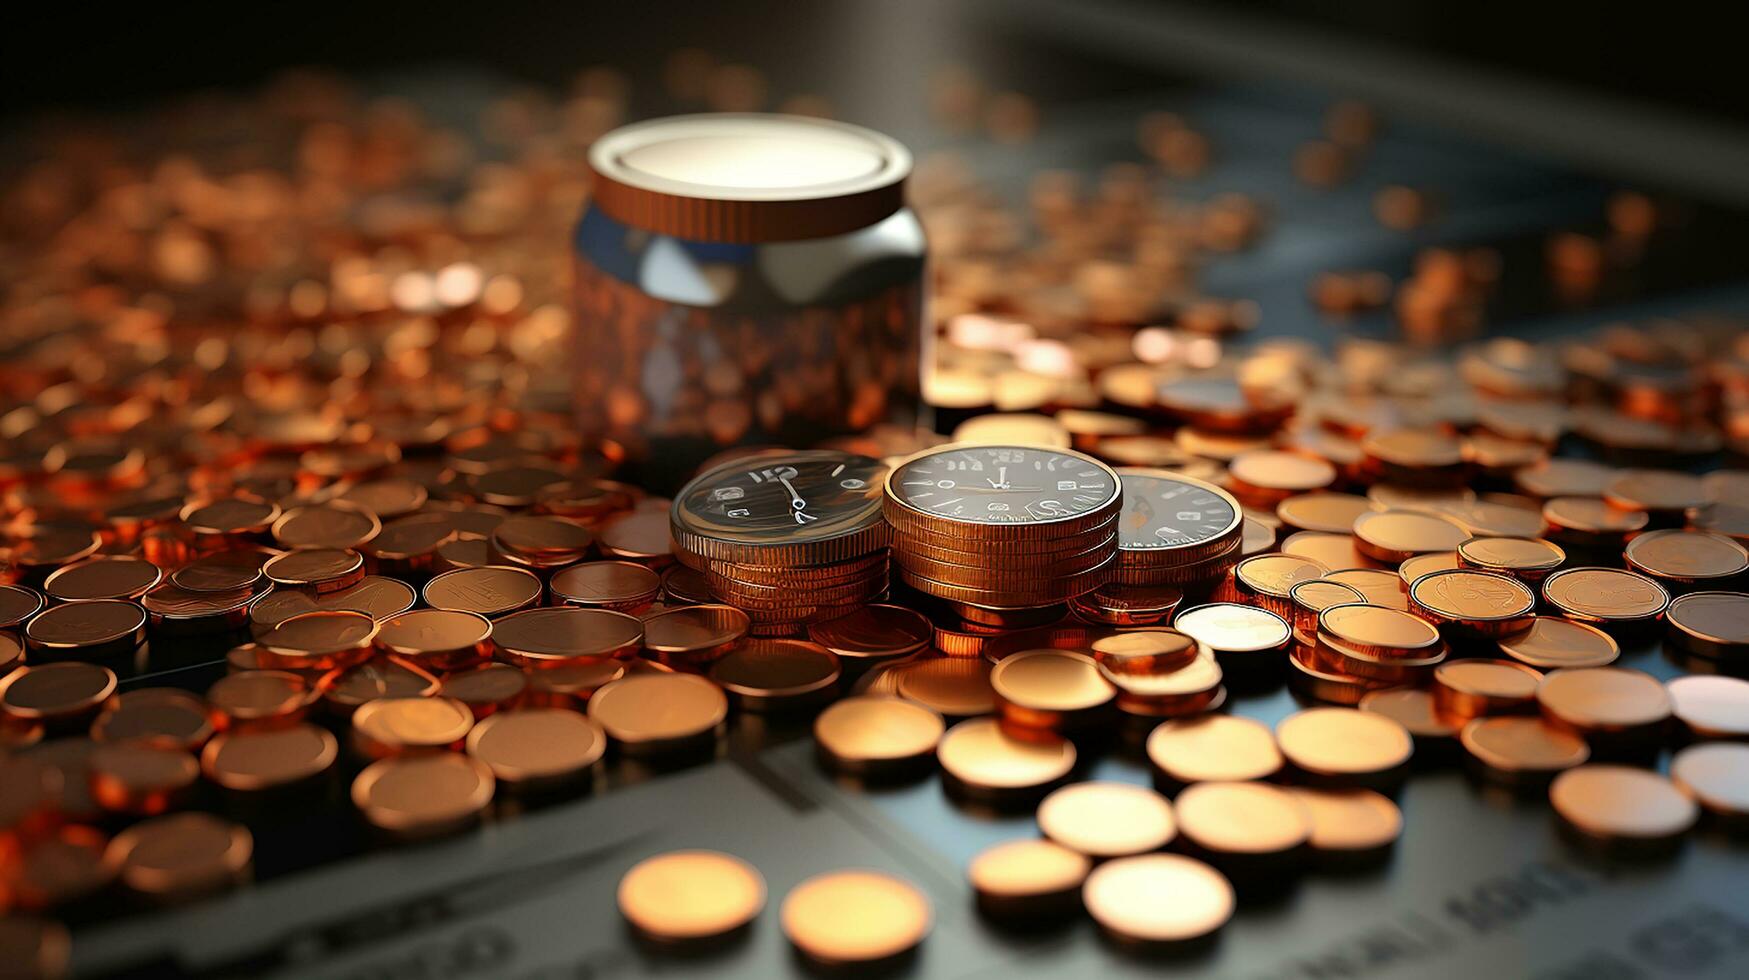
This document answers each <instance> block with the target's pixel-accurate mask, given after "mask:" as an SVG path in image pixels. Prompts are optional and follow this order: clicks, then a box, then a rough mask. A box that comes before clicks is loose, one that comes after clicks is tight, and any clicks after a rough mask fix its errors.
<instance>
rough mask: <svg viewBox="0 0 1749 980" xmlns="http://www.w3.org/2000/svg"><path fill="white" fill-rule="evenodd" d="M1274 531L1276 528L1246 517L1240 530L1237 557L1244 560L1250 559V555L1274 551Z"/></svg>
mask: <svg viewBox="0 0 1749 980" xmlns="http://www.w3.org/2000/svg"><path fill="white" fill-rule="evenodd" d="M1276 530H1277V529H1276V528H1273V527H1270V526H1269V525H1268V524H1265V523H1263V522H1262V521H1260V520H1256V519H1255V518H1253V517H1251V516H1250V515H1246V517H1245V522H1244V524H1243V525H1242V526H1241V529H1240V539H1239V555H1238V557H1239V558H1241V559H1244V558H1250V557H1251V556H1252V555H1261V554H1263V553H1264V552H1268V551H1274V550H1275V539H1276Z"/></svg>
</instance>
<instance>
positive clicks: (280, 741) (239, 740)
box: [200, 724, 340, 792]
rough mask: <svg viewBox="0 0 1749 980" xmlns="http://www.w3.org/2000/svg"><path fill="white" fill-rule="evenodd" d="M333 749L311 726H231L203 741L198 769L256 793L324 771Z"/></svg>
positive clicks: (322, 733)
mask: <svg viewBox="0 0 1749 980" xmlns="http://www.w3.org/2000/svg"><path fill="white" fill-rule="evenodd" d="M339 752H340V748H339V743H338V742H337V741H336V740H335V738H334V736H333V735H332V734H330V733H329V732H328V731H327V730H326V729H322V728H317V727H316V726H315V725H308V724H292V725H288V726H286V727H283V728H274V729H267V730H259V731H232V732H227V733H225V734H223V735H220V736H218V737H217V738H215V739H213V740H212V741H211V742H208V743H207V746H206V749H205V750H204V751H203V752H202V753H201V759H200V761H201V771H202V772H203V773H205V774H206V778H207V779H209V780H211V781H212V782H213V783H215V784H217V785H219V786H222V787H224V788H225V789H228V790H236V791H241V792H258V791H262V790H269V789H274V788H276V787H281V786H289V785H292V784H295V783H300V782H302V781H304V780H306V779H312V778H314V777H316V776H318V775H320V774H322V773H324V772H327V771H328V770H329V769H330V768H331V767H332V766H333V765H334V762H335V760H336V759H337V758H338V757H339Z"/></svg>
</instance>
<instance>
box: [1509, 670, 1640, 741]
mask: <svg viewBox="0 0 1749 980" xmlns="http://www.w3.org/2000/svg"><path fill="white" fill-rule="evenodd" d="M1536 700H1537V704H1538V705H1539V706H1540V707H1541V708H1542V713H1543V717H1544V718H1547V719H1549V720H1550V721H1553V722H1556V723H1558V724H1562V725H1566V726H1567V727H1569V728H1572V729H1575V730H1577V731H1580V732H1596V731H1606V732H1607V731H1621V730H1624V729H1637V728H1643V727H1646V726H1651V725H1657V724H1661V723H1663V722H1664V721H1665V720H1666V719H1668V718H1669V717H1670V695H1669V693H1668V692H1667V691H1665V690H1664V685H1663V684H1661V683H1659V682H1658V679H1657V678H1656V677H1653V676H1652V675H1651V674H1646V673H1642V672H1640V671H1637V670H1627V669H1624V668H1621V667H1587V668H1582V669H1578V670H1554V671H1550V672H1549V673H1548V674H1545V675H1544V676H1543V679H1542V682H1541V683H1540V684H1538V685H1537V689H1536Z"/></svg>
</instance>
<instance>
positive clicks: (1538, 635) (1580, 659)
mask: <svg viewBox="0 0 1749 980" xmlns="http://www.w3.org/2000/svg"><path fill="white" fill-rule="evenodd" d="M1499 642H1500V650H1501V651H1502V652H1503V653H1505V654H1506V655H1507V656H1509V657H1511V658H1512V659H1514V660H1516V661H1518V662H1519V663H1522V664H1527V665H1529V666H1531V667H1535V668H1537V669H1538V670H1554V669H1556V668H1559V667H1604V666H1607V665H1609V664H1611V663H1614V662H1615V659H1616V657H1618V656H1620V655H1621V647H1620V646H1618V645H1617V644H1616V642H1615V640H1614V639H1613V638H1612V637H1610V635H1609V634H1608V633H1605V632H1603V631H1602V630H1600V629H1598V628H1597V627H1595V626H1588V625H1586V624H1584V623H1576V622H1574V621H1572V620H1570V619H1562V618H1561V617H1559V616H1533V617H1531V621H1530V625H1529V626H1528V627H1526V628H1524V629H1522V630H1520V631H1518V632H1516V633H1508V634H1506V635H1505V636H1502V637H1500V640H1499Z"/></svg>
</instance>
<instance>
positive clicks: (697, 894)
mask: <svg viewBox="0 0 1749 980" xmlns="http://www.w3.org/2000/svg"><path fill="white" fill-rule="evenodd" d="M618 902H619V911H620V914H621V915H623V916H625V920H626V921H627V922H628V923H630V924H631V926H632V928H633V929H635V930H636V931H637V933H638V934H639V935H640V936H643V937H644V938H646V939H649V940H653V941H656V942H665V943H696V942H701V941H705V940H713V939H719V938H721V937H724V936H728V935H731V934H733V933H736V932H738V931H740V930H741V929H744V928H746V926H747V925H748V923H750V922H752V921H753V920H754V919H755V918H757V917H758V916H759V913H760V911H761V910H763V909H764V908H765V879H764V878H762V877H760V875H759V872H758V871H757V870H756V869H755V868H754V867H753V866H752V865H750V864H748V863H747V862H745V861H743V860H741V859H740V858H737V857H735V856H733V855H730V854H723V853H720V852H718V851H669V852H667V853H665V854H658V855H656V856H655V857H650V858H645V859H644V860H642V861H640V862H638V863H637V864H635V865H633V866H632V867H631V868H630V869H629V870H628V871H626V873H625V875H624V876H623V877H621V878H620V880H619V891H618Z"/></svg>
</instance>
